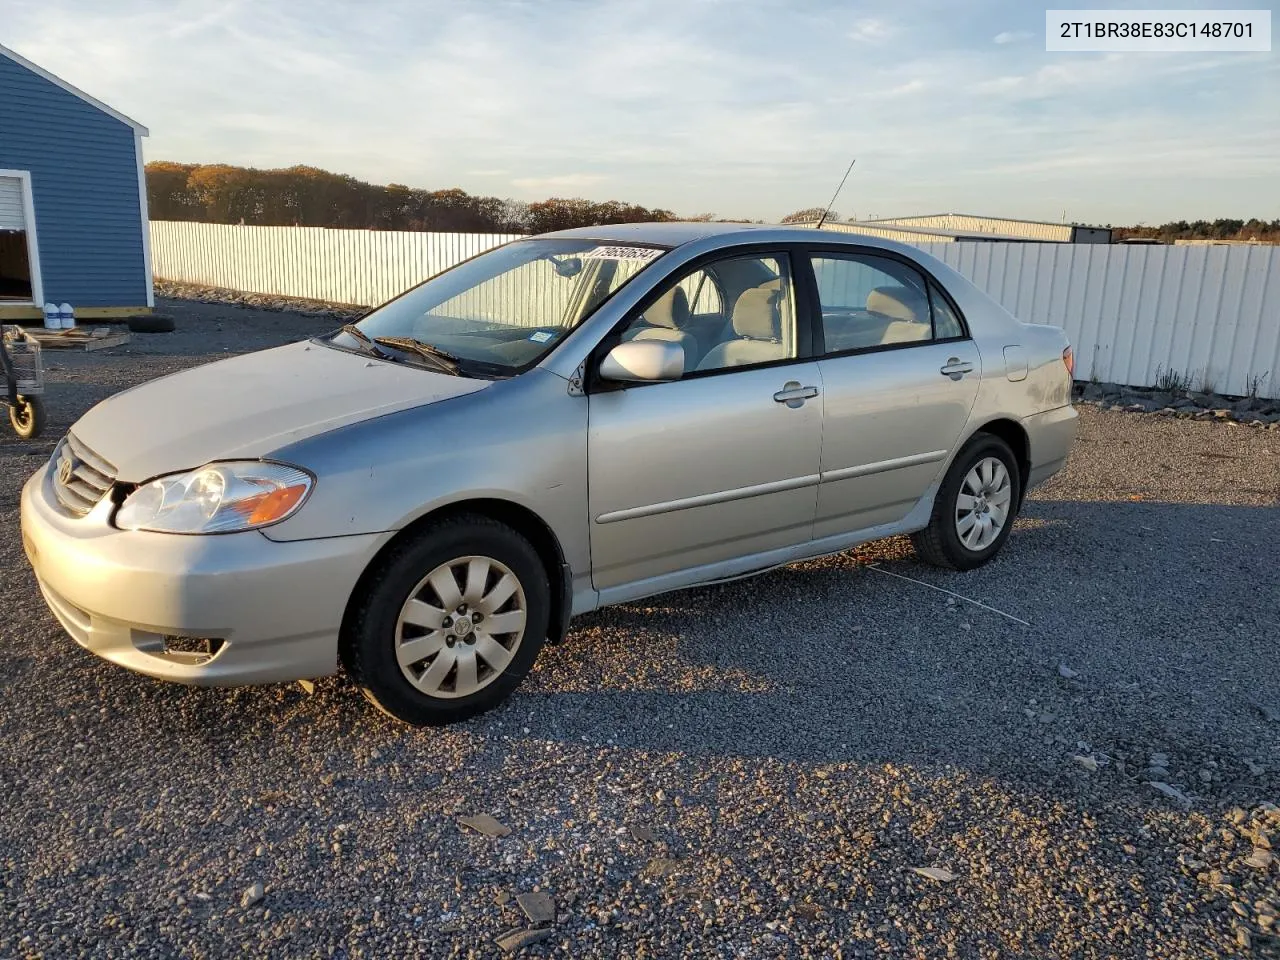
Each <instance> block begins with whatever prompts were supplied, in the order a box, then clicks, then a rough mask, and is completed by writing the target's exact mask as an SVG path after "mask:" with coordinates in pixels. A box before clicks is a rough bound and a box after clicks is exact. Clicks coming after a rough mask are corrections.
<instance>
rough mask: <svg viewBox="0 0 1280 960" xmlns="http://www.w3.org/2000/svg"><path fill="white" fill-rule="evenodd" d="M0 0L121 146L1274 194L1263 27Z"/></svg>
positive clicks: (257, 155) (698, 207) (760, 179)
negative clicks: (1257, 43) (1060, 38)
mask: <svg viewBox="0 0 1280 960" xmlns="http://www.w3.org/2000/svg"><path fill="white" fill-rule="evenodd" d="M0 2H2V3H3V7H4V11H5V13H4V16H3V17H2V18H0V44H4V45H5V46H7V47H9V48H10V49H13V50H16V51H17V52H18V53H20V54H22V55H23V56H25V57H27V58H28V59H30V60H32V61H34V62H36V63H38V64H40V65H41V66H42V67H44V68H45V69H47V70H50V71H52V72H53V73H55V74H57V75H59V76H60V77H62V78H63V79H64V80H66V81H68V82H70V83H72V84H74V85H76V86H78V87H80V88H81V89H83V90H85V91H86V92H88V93H90V94H92V95H93V96H95V97H97V98H98V99H100V100H102V101H104V102H106V103H108V104H110V105H111V106H112V107H114V108H115V109H117V110H119V111H120V112H122V113H125V114H127V115H128V116H130V117H133V118H134V119H135V120H137V121H139V122H141V123H143V124H145V125H146V126H148V127H149V128H150V132H151V135H150V137H149V138H148V139H147V140H146V141H145V152H146V157H147V159H148V160H177V161H185V162H198V163H215V162H222V163H232V164H237V165H242V166H258V167H281V166H290V165H293V164H297V163H303V164H308V165H311V166H317V167H322V168H325V169H328V170H333V171H335V172H339V173H346V174H351V175H352V176H355V177H358V178H360V179H362V180H368V181H371V182H374V183H391V182H394V183H404V184H407V185H409V186H413V187H425V188H429V189H444V188H448V187H461V188H462V189H464V190H466V191H468V192H470V193H478V194H485V195H497V196H502V197H514V198H517V199H522V200H538V199H545V198H546V197H549V196H566V197H574V196H581V197H587V198H590V199H593V200H610V199H616V200H626V201H630V202H635V203H641V204H644V205H645V206H651V207H661V208H665V209H671V210H674V211H676V212H677V213H678V214H681V215H697V214H701V213H714V214H716V215H717V216H721V217H734V218H751V219H763V220H776V219H779V218H780V217H782V216H784V215H785V214H787V213H789V212H791V211H794V210H796V209H800V208H804V207H813V206H819V207H821V206H824V205H825V204H826V203H827V201H828V200H829V199H830V197H831V194H832V192H833V191H834V190H835V188H836V185H837V184H838V182H839V180H840V177H841V175H842V174H843V173H844V170H845V168H846V166H847V165H848V163H849V161H850V159H852V158H854V157H856V158H857V165H856V166H855V167H854V171H853V174H852V175H851V176H850V178H849V182H848V184H847V186H846V187H845V189H844V192H843V193H842V194H841V196H840V198H839V200H838V202H837V203H836V204H835V210H836V212H837V213H838V214H839V215H840V216H841V217H842V218H852V217H856V218H858V219H867V218H871V217H889V216H906V215H911V214H921V213H934V212H942V211H960V212H965V213H980V214H987V215H993V216H1013V217H1024V218H1030V219H1042V220H1053V221H1058V220H1062V219H1063V218H1064V217H1065V218H1066V219H1068V220H1073V221H1080V222H1090V223H1104V224H1105V223H1112V224H1133V223H1140V222H1141V223H1148V224H1152V223H1161V222H1164V221H1167V220H1174V219H1189V220H1190V219H1198V218H1206V219H1213V218H1216V217H1241V218H1248V217H1251V216H1257V217H1262V218H1264V219H1273V218H1276V217H1280V53H1277V52H1274V51H1273V52H1272V53H1217V54H1205V53H1175V54H1153V53H1145V54H1138V53H1133V54H1085V53H1046V52H1045V49H1044V46H1045V37H1044V31H1045V27H1044V16H1045V14H1044V11H1045V6H1044V5H1041V4H1036V3H1028V2H1026V0H966V2H964V3H957V2H955V0H948V2H943V0H892V2H889V0H874V2H867V3H861V2H852V0H843V2H841V0H627V2H617V0H469V2H464V0H448V2H445V0H408V2H377V0H369V2H353V0H306V2H288V0H249V2H244V0H199V2H196V0H163V2H153V0H0ZM1087 5H1089V6H1093V7H1111V6H1128V4H1116V5H1112V4H1107V3H1106V2H1105V0H1092V3H1089V4H1087ZM1194 5H1195V6H1197V7H1199V8H1201V9H1208V8H1212V7H1218V8H1231V7H1246V6H1247V7H1253V8H1258V9H1271V10H1272V18H1273V23H1276V24H1280V16H1278V15H1277V10H1276V4H1275V0H1269V2H1267V3H1262V2H1258V0H1253V2H1252V3H1244V2H1239V0H1237V2H1235V3H1232V2H1231V0H1227V2H1220V3H1214V2H1211V0H1200V2H1198V3H1196V4H1194ZM1054 6H1055V7H1056V6H1067V4H1066V3H1055V4H1054ZM1148 6H1151V7H1155V6H1189V4H1186V3H1181V4H1180V3H1178V2H1177V0H1164V3H1152V4H1148Z"/></svg>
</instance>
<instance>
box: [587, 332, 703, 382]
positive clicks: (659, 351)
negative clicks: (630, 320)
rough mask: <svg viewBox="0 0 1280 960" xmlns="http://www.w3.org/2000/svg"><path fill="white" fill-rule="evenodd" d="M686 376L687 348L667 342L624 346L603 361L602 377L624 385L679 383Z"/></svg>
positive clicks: (645, 341) (657, 341)
mask: <svg viewBox="0 0 1280 960" xmlns="http://www.w3.org/2000/svg"><path fill="white" fill-rule="evenodd" d="M683 375H684V347H682V346H680V344H678V343H670V342H669V341H666V340H629V341H627V342H626V343H620V344H618V345H617V346H616V347H614V348H613V349H612V350H610V351H609V353H608V355H607V356H606V357H605V358H604V360H602V361H601V362H600V376H601V377H602V378H604V379H605V380H616V381H620V382H622V383H654V382H658V381H663V380H679V379H680V378H681V377H682V376H683Z"/></svg>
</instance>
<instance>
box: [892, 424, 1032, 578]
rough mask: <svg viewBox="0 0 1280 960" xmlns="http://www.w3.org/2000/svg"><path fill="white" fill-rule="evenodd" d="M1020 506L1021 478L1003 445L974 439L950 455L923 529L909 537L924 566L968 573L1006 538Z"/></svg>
mask: <svg viewBox="0 0 1280 960" xmlns="http://www.w3.org/2000/svg"><path fill="white" fill-rule="evenodd" d="M1021 502H1022V477H1021V475H1020V474H1019V470H1018V460H1017V458H1016V457H1015V456H1014V455H1013V451H1012V450H1010V449H1009V445H1008V444H1007V443H1005V442H1004V441H1003V440H1001V439H1000V438H999V437H997V436H995V435H993V434H990V433H979V434H977V435H975V436H974V437H973V438H972V439H971V440H970V441H969V442H968V443H967V444H965V446H964V448H963V449H961V451H960V453H959V454H958V455H957V456H956V458H955V460H954V461H953V462H952V464H951V468H950V469H949V470H948V471H947V475H946V477H945V478H944V479H943V481H942V485H941V486H940V487H939V488H938V495H937V497H936V498H935V499H934V502H933V515H932V516H931V517H930V519H929V526H927V527H925V528H924V529H923V530H920V531H918V532H917V533H913V534H912V535H911V543H912V545H913V546H914V547H915V548H916V554H917V555H918V556H919V557H920V559H921V560H923V561H925V562H926V563H930V564H933V565H934V566H935V567H945V568H947V569H950V570H972V569H974V568H975V567H980V566H982V565H983V564H984V563H987V562H988V561H989V560H991V558H992V557H994V556H995V555H996V554H997V553H999V552H1000V548H1001V547H1003V546H1004V542H1005V541H1006V540H1008V539H1009V531H1011V530H1012V529H1013V521H1014V518H1015V517H1016V516H1017V513H1018V506H1019V504H1020V503H1021Z"/></svg>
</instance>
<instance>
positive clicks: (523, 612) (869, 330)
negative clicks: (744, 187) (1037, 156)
mask: <svg viewBox="0 0 1280 960" xmlns="http://www.w3.org/2000/svg"><path fill="white" fill-rule="evenodd" d="M1071 374H1072V355H1071V349H1070V345H1069V344H1068V342H1067V338H1066V336H1065V334H1064V333H1063V331H1062V330H1060V329H1058V328H1057V327H1053V326H1048V325H1043V324H1027V323H1022V322H1020V321H1018V320H1017V319H1015V318H1014V317H1012V316H1011V315H1010V314H1009V313H1007V312H1006V311H1005V310H1004V309H1003V308H1001V307H1000V306H999V305H998V304H996V303H995V302H994V301H992V300H991V299H990V298H988V297H987V296H985V295H984V294H983V293H982V292H980V291H979V290H978V289H977V288H975V287H974V286H973V285H972V284H971V283H969V282H968V281H967V280H965V279H964V278H963V277H961V276H960V275H959V274H957V273H956V272H955V271H954V270H952V269H950V268H949V267H947V266H946V265H945V264H943V263H941V262H940V261H939V260H937V259H935V258H934V257H932V256H929V255H928V254H925V253H923V252H922V251H920V250H916V249H913V248H910V247H906V246H903V245H900V244H895V243H890V242H887V241H880V240H875V239H870V238H866V237H859V236H854V235H849V234H842V233H834V232H823V231H814V230H805V229H796V228H777V227H760V226H746V225H726V224H704V223H698V224H688V223H671V224H637V225H628V226H612V227H599V228H592V229H584V230H573V231H566V232H561V233H554V234H547V235H544V236H540V237H532V238H528V239H522V240H519V241H516V242H513V243H509V244H507V245H505V246H502V247H499V248H497V249H494V250H492V251H489V252H487V253H485V254H482V255H481V256H479V257H476V258H474V259H472V260H469V261H467V262H465V263H462V264H460V265H458V266H456V267H454V268H452V269H450V270H448V271H446V272H444V273H442V274H440V275H438V276H436V277H434V278H432V279H430V280H428V281H426V282H425V283H423V284H421V285H419V286H417V287H415V288H413V289H411V290H409V291H408V292H407V293H405V294H403V295H401V296H400V297H398V298H396V299H394V300H392V301H390V302H388V303H386V304H385V305H383V306H382V307H379V308H378V309H376V310H374V311H372V312H371V313H369V314H368V315H367V316H365V317H364V318H363V319H361V320H360V321H359V322H358V323H355V324H351V325H347V326H345V327H343V328H342V329H340V330H337V331H334V332H333V333H331V334H328V335H325V336H320V337H316V338H315V339H312V340H308V341H305V342H301V343H295V344H291V345H289V346H284V347H279V348H276V349H272V350H266V351H262V352H259V353H253V354H248V355H246V356H241V357H236V358H232V359H228V360H224V361H221V362H218V363H212V364H209V365H207V366H203V367H199V368H196V369H193V370H189V371H186V372H183V373H179V374H174V375H172V376H168V377H164V378H161V379H159V380H155V381H153V382H151V383H148V384H145V385H143V386H140V387H136V388H134V389H132V390H128V391H125V392H124V393H121V394H119V395H117V396H115V397H112V398H111V399H109V400H107V401H105V402H103V403H101V404H99V405H98V406H96V407H94V408H93V409H92V410H90V411H89V412H88V413H87V414H86V415H85V416H84V417H82V418H81V419H80V420H79V421H78V422H77V423H76V424H75V425H74V426H73V427H72V428H71V430H70V432H69V433H68V434H67V435H66V436H65V437H64V438H63V439H62V440H61V441H60V442H59V444H58V446H57V449H56V450H55V452H54V454H53V457H52V458H51V460H50V461H49V463H48V464H47V465H46V466H44V467H43V468H41V469H40V470H39V471H37V472H36V474H35V475H34V476H33V477H32V478H31V479H30V480H29V481H28V483H27V484H26V487H25V488H24V490H23V493H22V530H23V542H24V545H25V547H26V550H27V554H28V557H29V558H30V561H31V564H32V566H33V567H34V569H35V572H36V576H37V578H38V580H39V583H40V588H41V590H42V591H43V593H44V597H45V599H46V601H47V602H48V605H49V607H50V609H51V610H52V611H53V614H54V616H56V617H57V619H58V620H59V621H60V622H61V624H62V625H63V627H64V628H65V629H66V631H67V632H68V633H69V634H70V635H71V636H72V637H73V638H74V639H75V640H76V642H78V643H79V644H80V645H81V646H83V647H85V648H87V649H88V650H90V651H92V652H94V653H96V654H98V655H100V656H102V657H105V658H106V659H108V660H111V661H113V662H114V663H117V664H119V665H121V666H124V667H128V668H130V669H132V670H137V671H139V672H142V673H145V674H149V675H151V676H153V677H158V678H160V679H164V680H173V681H179V682H183V683H192V684H207V685H229V684H246V683H268V682H279V681H289V680H297V679H303V678H311V677H317V676H322V675H327V674H332V673H335V672H337V671H338V670H339V669H345V670H346V671H347V672H348V673H349V674H350V675H351V677H352V678H353V679H354V680H355V682H356V684H358V685H359V687H360V688H361V689H362V690H363V691H364V692H365V694H366V695H367V696H368V697H369V699H370V700H372V701H373V702H374V703H375V704H377V705H378V706H379V707H381V708H382V709H384V710H386V711H387V712H389V713H391V714H393V715H394V716H396V717H399V718H401V719H403V720H406V721H408V722H410V723H418V724H434V723H443V722H448V721H451V720H456V719H460V718H464V717H468V716H472V715H474V714H476V713H479V712H481V711H483V710H486V709H488V708H490V707H492V706H493V705H495V704H497V703H498V702H500V701H501V700H502V699H503V698H505V697H506V696H508V695H509V694H510V693H511V692H512V691H513V690H514V689H515V687H516V686H517V685H518V684H519V683H520V681H521V680H522V679H523V678H524V676H525V675H526V674H527V673H528V672H529V670H530V668H531V667H532V666H533V663H534V660H535V658H536V657H537V655H538V651H539V650H540V648H541V647H542V646H543V644H544V643H547V642H554V641H557V640H559V639H560V638H562V637H563V636H564V634H565V632H566V629H567V625H568V623H569V620H570V618H571V617H572V616H574V615H576V614H580V613H583V612H584V611H588V610H593V609H595V608H597V607H600V606H604V605H607V604H617V603H623V602H627V601H631V600H635V599H637V598H640V597H645V596H649V595H652V594H657V593H662V592H664V591H668V590H676V589H680V588H684V587H690V586H693V585H696V584H702V583H708V582H712V581H719V580H725V579H729V578H734V577H740V576H746V575H749V574H753V573H758V572H760V571H763V570H767V569H769V568H772V567H776V566H778V565H780V564H787V563H792V562H794V561H798V560H803V559H806V558H810V557H816V556H821V555H824V554H830V553H834V552H838V551H841V550H845V549H848V548H850V547H853V546H855V545H857V544H859V543H863V542H865V541H868V540H873V539H877V538H881V537H888V536H892V535H897V534H910V535H911V538H912V541H913V542H914V544H915V548H916V551H917V552H918V553H919V555H920V556H921V558H922V559H924V560H926V561H928V562H930V563H933V564H938V565H941V566H945V567H950V568H954V569H959V570H967V569H970V568H973V567H977V566H979V565H981V564H984V563H986V562H987V561H989V560H991V558H992V557H993V556H995V555H996V554H997V553H998V552H999V551H1000V550H1001V548H1003V547H1004V546H1005V543H1006V541H1007V540H1008V538H1009V535H1010V531H1011V530H1012V528H1013V522H1014V518H1015V516H1016V515H1017V513H1018V511H1019V508H1020V507H1021V505H1022V502H1023V498H1024V497H1025V495H1026V493H1027V491H1028V490H1030V489H1031V488H1032V487H1034V486H1035V485H1036V484H1039V483H1041V482H1042V481H1043V480H1045V479H1046V478H1047V477H1049V476H1051V475H1052V474H1053V473H1055V472H1056V471H1057V470H1059V469H1060V468H1061V467H1062V465H1063V463H1064V461H1065V459H1066V457H1067V454H1068V450H1069V447H1070V445H1071V442H1072V439H1073V436H1074V433H1075V423H1076V414H1075V411H1074V410H1073V409H1072V407H1071V403H1070V399H1071Z"/></svg>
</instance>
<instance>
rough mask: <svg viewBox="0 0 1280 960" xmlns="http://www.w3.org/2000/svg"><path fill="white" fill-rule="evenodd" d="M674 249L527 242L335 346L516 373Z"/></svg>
mask: <svg viewBox="0 0 1280 960" xmlns="http://www.w3.org/2000/svg"><path fill="white" fill-rule="evenodd" d="M665 252H666V251H665V250H663V249H660V248H656V247H645V246H631V245H624V244H615V243H609V242H608V241H598V240H564V239H537V238H534V239H529V240H518V241H516V242H515V243H510V244H507V245H506V246H503V247H498V248H497V249H495V250H492V251H490V252H488V253H484V254H481V255H480V256H478V257H476V258H474V259H472V260H468V261H467V262H465V263H462V264H459V265H458V266H457V267H454V268H453V269H452V270H449V271H446V272H445V273H442V274H440V275H439V276H437V277H434V278H433V279H431V280H428V281H427V282H426V283H423V284H421V285H420V286H417V287H414V288H413V289H412V290H410V291H408V292H407V293H405V294H402V295H401V296H399V297H397V298H396V299H395V300H392V301H390V302H389V303H386V304H385V305H383V306H381V307H379V308H378V309H376V310H374V311H373V312H372V313H370V314H369V315H368V316H366V317H365V318H364V319H362V320H361V321H360V322H359V323H358V324H356V328H357V330H351V329H350V328H347V329H344V330H340V331H338V332H337V333H335V334H333V335H332V336H331V337H330V340H331V342H332V343H334V344H335V345H338V346H342V347H346V348H347V349H362V350H369V351H370V352H374V353H378V354H381V355H383V356H386V357H387V358H389V359H397V360H404V361H405V362H413V363H422V364H424V365H428V366H432V367H433V368H434V369H450V372H456V373H461V374H462V375H464V376H466V375H472V374H474V375H480V376H484V375H497V376H503V375H511V374H514V373H518V372H519V371H520V370H521V369H523V368H525V367H527V366H530V365H532V364H534V363H536V362H538V361H539V360H540V359H541V358H542V357H543V356H545V355H546V354H547V353H549V352H550V351H551V350H552V349H553V348H554V347H555V346H556V344H557V343H558V342H559V341H560V340H561V339H563V338H564V336H565V335H566V334H568V333H569V331H571V330H573V328H574V327H576V326H577V325H578V324H579V323H581V322H582V321H583V320H585V319H586V318H587V317H589V316H590V315H591V314H592V312H593V311H594V310H595V309H596V308H597V307H598V306H600V304H601V303H603V302H604V301H605V300H606V299H607V298H608V297H610V296H611V295H612V294H614V293H615V292H617V291H618V290H619V289H620V288H621V287H622V286H623V285H624V284H625V283H627V281H629V280H630V279H631V278H632V277H634V276H636V275H637V274H638V273H639V272H640V271H641V270H643V269H644V268H645V267H647V266H648V265H649V264H651V263H652V262H653V261H654V260H656V259H657V258H658V257H660V256H661V255H662V254H663V253H665ZM361 334H363V337H362V336H361ZM424 348H425V349H424Z"/></svg>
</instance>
